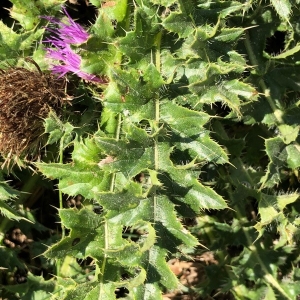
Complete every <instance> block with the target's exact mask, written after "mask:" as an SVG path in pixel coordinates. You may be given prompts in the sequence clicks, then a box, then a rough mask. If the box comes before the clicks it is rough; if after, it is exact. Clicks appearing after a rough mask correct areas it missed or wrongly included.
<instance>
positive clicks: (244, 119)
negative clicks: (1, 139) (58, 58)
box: [0, 0, 300, 300]
mask: <svg viewBox="0 0 300 300" xmlns="http://www.w3.org/2000/svg"><path fill="white" fill-rule="evenodd" d="M11 2H12V3H13V6H12V9H11V17H12V18H13V19H14V20H16V21H17V25H15V27H13V28H10V27H9V24H8V23H9V22H2V21H1V22H0V39H1V41H0V43H1V47H0V57H1V60H2V64H3V66H5V64H7V63H10V64H14V65H22V64H23V63H24V57H25V56H31V57H33V59H34V60H35V61H36V62H37V63H38V64H39V65H40V66H41V68H43V69H44V70H45V72H46V71H47V68H48V67H49V66H48V65H47V62H46V61H45V59H44V55H45V51H44V49H43V46H42V45H41V44H40V41H41V40H43V36H44V34H45V29H44V26H45V20H41V19H40V18H39V16H40V15H53V16H56V17H58V18H62V17H63V15H62V14H61V13H60V12H59V10H60V7H61V5H62V4H63V3H64V1H61V0H53V1H52V0H51V1H50V0H39V1H35V2H33V1H24V0H11ZM90 3H91V4H92V5H94V6H95V7H96V8H97V9H98V13H97V16H96V19H95V22H94V23H93V24H91V25H90V27H89V28H88V30H89V33H90V34H91V37H90V39H89V40H88V41H87V43H85V44H83V45H80V46H79V47H78V49H77V50H78V51H80V54H81V56H82V69H83V70H84V71H86V72H90V73H93V74H97V75H99V76H105V78H107V80H108V84H106V85H103V86H95V85H91V84H87V83H79V84H78V87H77V89H76V90H75V91H74V96H78V98H77V99H74V106H73V108H72V109H70V111H69V112H67V113H66V116H65V119H62V120H59V119H57V117H56V116H55V115H53V114H50V115H49V118H47V119H46V120H45V121H44V124H45V133H46V134H48V142H47V147H49V148H50V149H51V151H53V153H54V159H52V160H51V159H50V161H49V157H48V158H47V159H46V158H44V159H43V158H42V160H43V161H44V162H39V163H34V165H33V166H31V169H32V168H36V169H37V170H38V171H39V172H40V173H39V174H40V175H34V176H33V177H28V176H26V175H27V174H28V173H30V169H29V168H28V169H23V170H21V171H20V170H17V169H16V170H15V171H14V174H15V175H16V176H17V177H18V176H19V178H21V179H22V178H24V181H23V183H24V184H23V185H22V187H23V188H22V190H21V191H16V190H14V189H12V187H11V185H10V183H9V182H7V178H8V177H7V176H8V175H7V172H6V171H5V170H3V171H2V174H1V177H2V178H1V185H0V199H1V201H0V210H1V213H2V215H3V216H2V217H1V219H2V223H1V233H2V240H3V239H4V237H5V232H6V231H7V230H9V229H10V228H12V227H13V226H16V224H18V226H19V227H21V228H22V230H23V231H24V232H26V231H27V232H30V231H31V230H33V229H35V230H37V231H40V232H45V231H47V228H46V227H45V226H44V225H42V224H41V223H40V222H38V220H37V217H36V212H34V211H33V210H32V211H28V210H24V209H23V204H24V203H25V200H26V199H27V198H26V197H27V196H24V195H25V194H24V193H22V192H27V191H29V192H32V190H34V188H35V187H36V186H37V185H43V186H44V187H45V189H48V190H52V191H53V190H54V189H55V186H54V184H56V183H57V187H58V189H59V191H60V192H61V193H63V194H64V195H67V196H69V197H71V196H72V197H76V196H78V195H81V196H82V197H83V198H84V199H85V200H84V202H83V205H82V206H81V207H80V208H76V207H75V208H66V207H63V206H62V205H61V204H62V202H61V203H60V207H59V208H58V220H57V221H58V222H61V226H62V228H63V230H62V234H60V232H58V234H57V235H54V236H51V237H49V238H48V239H47V240H43V239H41V240H36V241H34V244H32V246H30V251H32V252H33V251H34V250H33V249H36V250H35V252H38V253H34V255H35V256H37V255H40V256H41V257H42V262H43V266H44V268H45V269H47V270H50V271H49V272H50V273H51V272H52V274H53V273H54V274H55V275H56V277H52V278H50V277H49V278H46V277H45V276H44V277H43V276H42V275H40V276H38V275H36V274H34V272H33V269H32V267H31V266H30V264H27V263H26V262H24V261H22V260H21V259H20V258H19V257H18V256H17V251H15V250H14V249H8V248H5V247H4V246H1V248H0V251H1V255H0V263H1V267H2V268H3V270H5V271H3V275H2V285H1V288H2V291H3V293H4V295H6V294H5V293H8V295H10V297H15V299H18V298H21V299H102V300H104V299H109V300H111V299H115V298H116V294H115V291H116V290H117V289H120V288H126V289H127V293H126V294H125V295H123V296H122V297H123V298H122V299H162V293H163V292H165V291H167V290H173V289H176V288H177V287H178V279H177V278H176V277H175V275H174V274H173V273H172V272H171V270H170V268H169V265H168V263H167V261H168V260H169V259H170V258H173V257H178V258H181V259H190V258H193V257H195V256H196V255H197V254H199V253H201V252H204V251H207V250H206V249H205V248H207V249H209V250H210V251H212V252H213V253H214V255H215V258H216V259H217V261H218V264H217V265H210V266H206V268H205V274H206V275H205V280H204V281H203V282H201V283H200V284H199V285H198V286H195V287H193V291H192V292H193V293H195V294H197V295H198V297H203V299H204V298H205V297H209V296H211V297H214V296H216V295H223V296H224V297H234V298H236V299H297V295H299V294H300V283H299V279H300V269H299V247H298V245H299V238H298V237H299V233H300V232H299V225H300V218H299V214H300V206H299V193H298V189H299V173H298V170H299V166H300V146H299V123H300V119H299V115H300V109H299V103H300V102H299V91H300V67H299V66H300V54H299V53H300V52H299V50H300V43H299V41H300V40H299V34H300V29H299V17H300V12H299V4H300V1H297V0H295V1H288V0H286V1H277V0H276V1H275V0H273V1H272V0H270V1H207V0H205V1H204V0H203V1H201V0H194V1H193V0H189V1H187V0H186V1H179V0H178V1H169V0H161V1H159V0H152V1H151V0H143V1H142V0H136V1H134V2H133V1H130V0H128V1H127V0H119V1H116V2H114V3H113V5H107V3H105V1H101V0H91V1H90ZM29 12H30V13H29ZM278 32H281V33H282V34H283V36H284V42H283V43H282V45H281V47H279V49H278V48H276V47H274V46H272V45H270V43H271V41H272V39H271V37H272V36H274V34H275V36H276V33H278ZM276 46H278V43H277V45H276ZM272 47H273V48H272ZM80 105H81V106H80ZM78 107H80V109H82V113H81V114H78V113H76V109H78ZM55 153H56V154H55ZM57 156H59V159H57V160H55V158H56V157H57ZM22 174H23V175H22ZM24 174H25V175H24ZM42 177H47V178H48V179H51V180H52V181H53V180H54V179H56V180H57V181H56V182H54V183H53V182H52V183H51V182H50V181H49V180H42ZM20 192H21V193H20ZM26 195H27V194H26ZM95 207H102V208H103V212H101V213H100V214H98V213H95ZM186 218H193V219H194V221H195V225H193V226H190V227H189V226H188V225H186V222H185V220H186ZM28 220H29V221H30V222H28ZM16 222H18V223H16ZM128 228H130V229H131V230H132V232H134V233H135V238H132V236H133V235H130V234H129V235H128V234H126V232H127V233H128V231H126V229H128ZM33 245H35V246H33ZM43 245H47V247H45V246H43ZM87 258H88V259H90V260H92V261H93V264H92V266H93V267H92V268H90V270H89V272H90V273H89V274H91V275H92V276H91V277H90V278H89V279H87V276H86V274H85V271H84V270H83V268H81V267H80V265H79V264H78V260H86V259H87ZM16 267H17V268H19V269H26V270H27V271H29V272H28V277H27V282H26V283H22V284H19V285H10V284H5V282H6V281H5V280H4V277H5V276H7V272H14V271H15V268H16ZM124 274H126V276H125V277H124ZM190 292H191V291H190ZM12 295H13V296H12ZM11 299H13V298H11ZM224 299H225V298H224ZM227 299H228V298H227Z"/></svg>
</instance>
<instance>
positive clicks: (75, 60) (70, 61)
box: [42, 7, 105, 83]
mask: <svg viewBox="0 0 300 300" xmlns="http://www.w3.org/2000/svg"><path fill="white" fill-rule="evenodd" d="M63 11H64V13H65V14H66V15H67V17H68V24H65V23H62V22H61V21H59V20H58V19H56V18H53V17H49V16H43V17H42V18H44V19H46V20H48V21H49V22H51V23H53V24H57V25H58V26H59V28H58V29H51V28H46V29H47V30H48V31H50V32H52V33H54V34H55V36H51V37H50V38H48V39H47V40H45V41H44V42H47V43H51V44H52V46H54V48H46V51H47V54H46V57H48V58H50V59H53V60H57V61H59V62H60V63H59V64H53V65H52V67H51V71H52V72H53V73H55V74H57V75H58V77H59V78H60V77H62V76H64V75H66V74H67V73H68V72H72V73H74V74H76V75H77V76H79V77H81V78H82V79H85V80H89V81H94V82H102V83H103V82H105V81H104V80H102V79H100V78H98V77H97V76H95V75H93V74H89V73H86V72H83V71H81V70H80V64H81V57H80V55H79V54H77V53H75V52H74V51H73V50H72V48H71V45H76V44H82V43H85V42H86V41H87V40H88V38H89V35H88V33H87V32H86V31H85V30H84V29H83V28H82V27H81V26H80V25H79V24H77V23H75V22H74V21H73V20H72V19H71V17H70V16H69V14H68V13H67V11H66V9H65V8H64V7H63Z"/></svg>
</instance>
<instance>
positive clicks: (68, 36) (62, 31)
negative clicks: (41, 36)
mask: <svg viewBox="0 0 300 300" xmlns="http://www.w3.org/2000/svg"><path fill="white" fill-rule="evenodd" d="M62 9H63V11H64V13H65V14H66V16H67V17H68V24H66V23H63V22H61V21H59V20H58V19H57V18H53V17H48V16H43V17H42V18H44V19H46V20H48V21H49V22H51V23H53V24H57V25H58V26H59V29H58V30H53V29H51V28H47V30H48V31H50V32H52V33H54V34H57V36H58V38H59V39H60V40H63V41H64V42H65V43H67V44H82V43H85V42H86V41H87V40H88V38H89V34H88V33H87V32H86V31H85V30H84V29H83V28H82V27H81V26H80V25H79V24H77V23H76V22H74V21H73V20H72V18H71V17H70V15H69V14H68V12H67V10H66V9H65V8H64V7H63V8H62Z"/></svg>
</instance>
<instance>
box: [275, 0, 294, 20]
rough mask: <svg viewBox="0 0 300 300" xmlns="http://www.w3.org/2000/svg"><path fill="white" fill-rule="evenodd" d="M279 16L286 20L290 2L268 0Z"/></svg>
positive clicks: (289, 11) (285, 0)
mask: <svg viewBox="0 0 300 300" xmlns="http://www.w3.org/2000/svg"><path fill="white" fill-rule="evenodd" d="M270 1H271V3H272V5H273V6H274V8H275V10H276V12H277V13H278V14H279V16H280V17H281V18H282V19H284V20H288V17H289V15H290V13H291V3H290V1H289V0H270Z"/></svg>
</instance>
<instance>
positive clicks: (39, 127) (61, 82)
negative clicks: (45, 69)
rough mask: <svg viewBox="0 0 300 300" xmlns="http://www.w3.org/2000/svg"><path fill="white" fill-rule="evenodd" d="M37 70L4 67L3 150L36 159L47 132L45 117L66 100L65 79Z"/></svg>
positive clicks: (0, 81)
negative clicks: (44, 122) (44, 123)
mask: <svg viewBox="0 0 300 300" xmlns="http://www.w3.org/2000/svg"><path fill="white" fill-rule="evenodd" d="M27 60H29V61H31V62H32V63H33V64H34V65H35V66H36V68H37V71H29V70H27V69H25V68H20V67H10V68H8V69H6V70H0V154H1V155H2V156H3V157H4V158H5V159H6V160H5V161H6V162H8V161H10V160H11V158H12V157H18V158H28V157H29V158H30V159H35V157H36V156H37V155H38V153H39V150H40V147H41V136H42V134H43V132H44V129H43V119H44V118H46V117H47V116H48V114H49V112H50V110H54V111H55V112H58V111H59V110H60V108H61V107H62V105H63V103H65V100H66V93H65V85H66V81H65V79H62V78H61V79H57V77H56V76H55V75H52V74H43V73H42V72H41V70H40V68H39V67H38V65H37V64H36V63H35V62H34V61H32V60H31V59H27Z"/></svg>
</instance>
